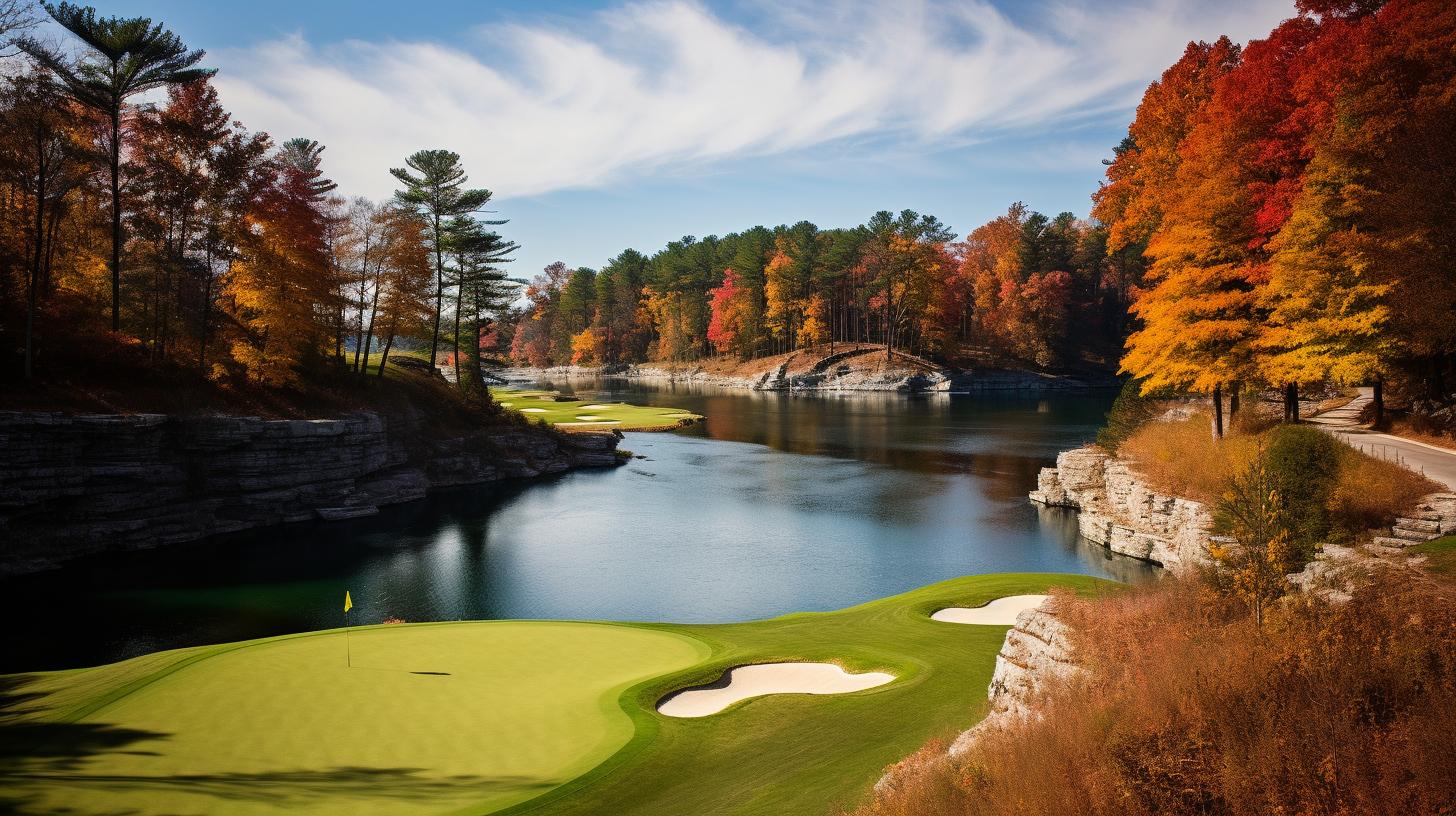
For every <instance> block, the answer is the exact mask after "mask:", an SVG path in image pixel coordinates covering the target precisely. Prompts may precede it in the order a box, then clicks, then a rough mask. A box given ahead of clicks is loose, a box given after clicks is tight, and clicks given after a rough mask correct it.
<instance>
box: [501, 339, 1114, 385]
mask: <svg viewBox="0 0 1456 816" xmlns="http://www.w3.org/2000/svg"><path fill="white" fill-rule="evenodd" d="M883 359H884V352H883V351H882V350H874V349H869V350H866V349H852V350H850V351H846V352H840V353H837V354H833V355H829V356H828V357H825V358H823V359H821V360H819V361H817V362H815V363H813V364H812V365H810V366H809V368H808V369H807V370H804V371H799V372H796V373H795V372H790V370H789V368H790V363H789V362H788V361H785V362H783V363H780V364H779V365H776V366H774V367H772V368H769V369H767V370H765V371H763V372H761V373H757V374H754V375H752V376H734V375H731V374H722V373H717V372H714V371H709V370H707V369H705V368H703V367H701V366H690V367H682V368H671V367H664V366H654V365H632V366H615V367H599V368H598V367H582V366H557V367H554V368H545V369H540V368H512V369H506V370H505V371H504V372H503V374H504V376H505V377H506V378H507V379H508V380H511V381H513V382H534V381H537V380H541V379H551V378H554V377H598V376H610V377H620V378H623V379H627V380H639V381H644V382H665V383H673V384H691V385H706V386H712V387H715V388H735V389H745V390H750V391H825V392H855V391H884V392H896V393H903V394H919V393H931V394H981V393H1008V392H1023V393H1041V392H1047V391H1088V390H1095V389H1107V388H1115V387H1117V382H1116V381H1115V380H1113V379H1112V378H1111V377H1106V376H1087V377H1073V376H1067V375H1061V374H1042V373H1038V372H1035V371H1014V370H992V369H977V370H974V371H949V370H944V369H937V368H935V367H933V366H929V365H925V364H919V363H911V362H904V363H901V362H900V361H898V360H897V361H896V363H895V364H893V365H867V364H865V363H866V361H867V360H873V361H874V362H875V363H878V362H879V361H882V360H883Z"/></svg>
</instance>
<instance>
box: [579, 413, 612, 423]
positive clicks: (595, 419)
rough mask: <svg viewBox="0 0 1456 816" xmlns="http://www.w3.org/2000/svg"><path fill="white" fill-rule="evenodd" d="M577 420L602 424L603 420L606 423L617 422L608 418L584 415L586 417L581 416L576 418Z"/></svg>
mask: <svg viewBox="0 0 1456 816" xmlns="http://www.w3.org/2000/svg"><path fill="white" fill-rule="evenodd" d="M577 419H579V420H581V421H582V422H602V421H603V420H605V421H607V422H616V421H617V420H615V419H612V418H610V417H602V416H596V415H594V414H586V415H583V416H578V417H577Z"/></svg>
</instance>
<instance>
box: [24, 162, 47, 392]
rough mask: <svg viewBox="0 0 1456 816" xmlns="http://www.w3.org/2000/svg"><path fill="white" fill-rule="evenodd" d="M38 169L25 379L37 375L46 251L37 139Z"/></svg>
mask: <svg viewBox="0 0 1456 816" xmlns="http://www.w3.org/2000/svg"><path fill="white" fill-rule="evenodd" d="M36 147H37V148H38V150H37V153H36V158H37V171H36V176H35V179H36V180H35V252H34V253H33V259H32V261H31V265H30V280H29V281H27V282H26V283H27V285H26V287H25V379H27V380H29V379H30V378H31V377H33V376H34V375H35V309H36V304H37V301H38V298H37V296H36V291H37V287H38V286H39V284H40V268H41V258H42V257H43V256H44V251H45V193H46V165H45V150H44V145H43V144H42V143H41V141H40V140H39V139H37V140H36Z"/></svg>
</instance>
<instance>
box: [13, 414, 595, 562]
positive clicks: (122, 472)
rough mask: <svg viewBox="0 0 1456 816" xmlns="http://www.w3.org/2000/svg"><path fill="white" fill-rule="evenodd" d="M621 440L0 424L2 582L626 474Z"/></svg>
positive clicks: (244, 423)
mask: <svg viewBox="0 0 1456 816" xmlns="http://www.w3.org/2000/svg"><path fill="white" fill-rule="evenodd" d="M617 441H618V437H617V435H614V434H610V433H596V434H570V435H566V434H557V433H553V432H550V431H546V430H544V429H538V428H532V427H529V426H522V425H503V426H496V427H489V428H479V429H474V430H470V431H466V432H460V433H457V434H456V435H440V434H438V433H431V432H430V431H429V430H428V429H427V428H426V425H425V423H424V421H423V418H422V417H421V416H402V417H401V416H389V417H386V416H383V415H381V414H378V413H373V412H360V413H355V414H349V415H346V416H343V417H340V418H337V419H322V420H264V419H260V418H258V417H240V416H189V417H175V416H166V415H161V414H131V415H85V414H62V413H40V412H0V542H3V545H0V573H17V572H29V571H34V570H38V569H44V568H46V567H49V566H51V565H54V564H55V563H57V562H59V561H61V560H64V559H67V558H72V557H75V556H79V555H84V554H87V553H92V552H97V551H101V550H108V549H127V548H142V547H151V546H156V545H160V544H170V543H177V542H184V541H192V540H196V539H200V538H203V537H206V536H210V535H215V534H218V533H227V532H234V531H238V530H245V529H249V528H255V527H265V526H269V525H273V524H280V523H284V522H293V521H304V520H312V519H321V520H337V519H346V518H355V517H359V516H365V515H371V514H373V513H376V512H378V509H379V507H380V506H383V505H387V504H398V503H400V502H407V501H412V500H414V499H419V498H421V497H423V496H424V495H425V493H426V491H428V490H430V489H431V488H435V487H444V486H450V485H466V484H477V483H482V482H491V481H496V480H500V479H507V478H521V477H531V476H539V475H542V474H547V473H557V472H560V471H564V470H568V469H571V468H579V467H603V466H610V465H614V464H617V463H618V462H619V461H620V460H619V457H618V456H617V455H616V451H615V448H616V446H617Z"/></svg>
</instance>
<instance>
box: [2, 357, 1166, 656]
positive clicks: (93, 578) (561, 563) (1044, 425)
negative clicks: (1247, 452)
mask: <svg viewBox="0 0 1456 816" xmlns="http://www.w3.org/2000/svg"><path fill="white" fill-rule="evenodd" d="M557 385H564V386H566V387H569V388H571V389H574V390H577V391H578V392H579V393H581V394H582V395H583V396H586V397H588V398H589V399H592V400H594V401H596V400H610V399H625V400H629V401H632V402H638V403H646V404H657V405H665V406H673V407H681V408H687V409H689V410H692V411H694V412H697V413H703V414H706V415H707V416H708V417H709V419H708V421H707V422H706V423H704V424H703V425H701V426H698V427H694V428H692V429H688V430H686V431H683V432H678V433H673V434H628V437H627V440H626V442H625V447H628V448H630V449H632V450H633V451H635V452H636V453H637V454H638V455H639V456H641V457H643V458H640V459H635V460H633V461H632V462H631V463H630V464H628V465H627V466H625V467H622V468H618V469H615V470H611V471H597V472H583V473H573V474H567V475H565V476H562V477H559V478H555V479H552V480H548V481H545V482H538V483H535V484H530V485H526V484H513V485H502V486H495V487H490V488H471V489H460V490H455V491H450V492H448V493H443V494H439V495H436V496H432V497H431V498H430V499H427V500H425V501H422V502H416V503H413V504H409V505H404V506H400V507H396V508H389V509H386V511H385V512H383V513H381V514H380V515H379V516H377V517H374V518H370V519H360V520H356V521H351V522H344V523H339V524H332V525H317V524H315V525H296V526H292V527H287V528H282V529H280V530H272V531H264V532H258V533H252V534H243V535H238V536H232V537H227V538H221V539H217V540H214V541H210V542H202V543H196V544H188V545H181V546H177V547H171V548H166V549H163V550H157V551H152V552H144V553H132V554H128V555H126V556H124V557H123V556H110V557H103V558H97V559H93V560H90V561H87V562H83V563H78V564H75V565H73V566H71V567H68V568H66V569H65V570H61V571H58V572H54V573H50V574H46V575H41V576H32V577H30V578H27V579H22V580H11V581H8V582H4V583H3V584H0V590H3V591H0V609H3V610H4V611H6V612H8V613H9V615H10V618H11V619H12V620H22V619H23V620H26V621H27V622H33V624H32V627H31V630H30V631H29V632H28V633H27V635H26V636H25V637H24V638H23V639H22V642H21V643H20V644H19V645H18V646H13V647H12V648H9V649H7V650H5V651H4V653H3V657H0V660H3V665H0V670H4V671H13V670H31V669H41V668H60V667H65V666H75V665H82V664H87V663H95V662H101V661H106V660H114V659H118V658H121V657H125V656H129V655H133V654H138V653H141V652H144V651H149V650H154V649H158V648H170V647H175V646H182V645H190V644H196V643H206V642H216V641H221V640H230V639H239V638H245V637H257V636H262V635H268V634H277V633H282V632H292V631H301V630H307V629H314V628H325V627H331V626H337V625H339V624H340V623H341V615H340V611H339V607H338V601H339V598H341V597H342V595H343V590H344V589H345V588H348V589H350V590H351V591H352V592H353V596H354V599H355V603H356V604H357V606H356V609H355V612H354V613H352V614H353V615H357V617H356V618H355V622H360V623H363V622H371V621H378V620H383V619H385V618H389V617H398V618H404V619H406V620H411V621H421V620H452V619H469V618H515V617H541V618H615V619H628V620H674V621H687V622H694V621H726V620H742V619H749V618H757V617H764V616H769V615H775V614H781V613H784V612H789V611H795V610H815V609H834V608H839V607H843V606H848V605H851V604H854V603H858V602H861V601H865V600H869V599H871V598H876V597H881V596H884V595H888V594H892V593H895V592H901V591H904V590H908V589H912V588H914V587H917V586H921V585H924V584H927V583H931V582H933V581H938V580H941V579H944V578H948V577H952V576H956V575H964V574H973V573H983V572H998V571H1049V572H1082V573H1088V574H1094V575H1105V576H1110V577H1113V578H1117V579H1119V580H1125V581H1131V580H1141V579H1144V578H1146V577H1147V576H1148V575H1149V574H1150V570H1149V568H1148V567H1146V565H1143V564H1140V563H1138V562H1135V561H1131V560H1129V559H1123V558H1116V557H1110V556H1108V555H1107V554H1106V553H1105V552H1104V551H1103V550H1102V549H1101V548H1097V547H1094V546H1092V545H1090V544H1088V543H1087V542H1085V541H1081V540H1080V539H1079V538H1078V536H1077V534H1076V519H1075V517H1074V516H1073V515H1072V514H1071V513H1069V512H1066V511H1060V510H1048V509H1045V508H1041V509H1038V508H1036V507H1034V506H1032V505H1030V504H1029V503H1028V502H1027V501H1026V492H1027V491H1028V490H1030V489H1031V488H1032V487H1034V486H1035V483H1036V474H1037V471H1038V470H1039V468H1041V467H1042V466H1043V465H1046V464H1048V463H1050V462H1051V461H1052V460H1053V459H1054V457H1055V455H1056V452H1057V451H1058V450H1061V449H1063V448H1066V447H1070V446H1073V445H1077V444H1080V443H1081V442H1083V441H1085V440H1087V439H1089V438H1090V437H1091V436H1092V434H1093V433H1094V432H1095V428H1096V426H1097V424H1098V422H1099V421H1100V419H1101V417H1102V415H1103V413H1104V412H1105V410H1106V407H1107V403H1108V399H1107V398H1106V397H1103V396H1054V397H1021V398H1018V397H988V398H969V397H936V398H923V397H909V398H907V397H902V396H896V395H873V394H872V395H848V396H836V397H827V398H820V397H810V396H789V395H784V394H749V393H744V392H739V391H730V392H723V391H714V390H711V389H702V388H684V387H665V388H662V389H652V388H643V387H633V386H628V385H626V384H624V383H621V382H610V381H607V382H602V381H588V382H572V383H566V384H557ZM61 595H64V597H66V598H67V599H68V602H67V604H66V605H65V607H64V609H61V610H56V605H55V604H54V602H53V600H54V598H55V597H58V596H61ZM38 608H45V609H47V610H48V612H47V614H46V615H45V616H37V615H34V614H33V612H34V610H35V609H38Z"/></svg>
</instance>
